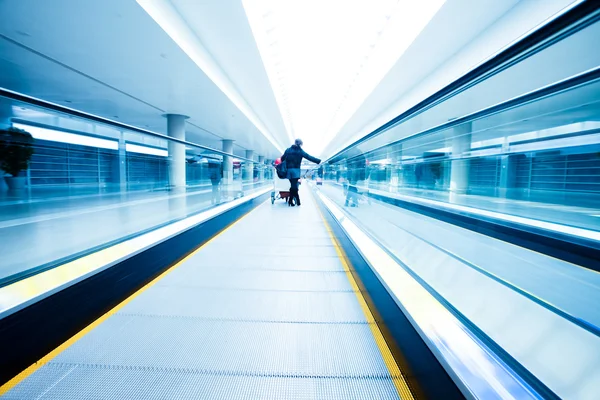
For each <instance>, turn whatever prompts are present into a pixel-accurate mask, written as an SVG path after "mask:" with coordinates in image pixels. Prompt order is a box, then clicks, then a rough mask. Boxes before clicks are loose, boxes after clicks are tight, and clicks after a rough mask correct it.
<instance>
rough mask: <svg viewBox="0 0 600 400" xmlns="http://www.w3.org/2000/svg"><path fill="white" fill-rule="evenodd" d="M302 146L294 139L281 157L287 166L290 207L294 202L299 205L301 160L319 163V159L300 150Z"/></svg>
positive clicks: (300, 142)
mask: <svg viewBox="0 0 600 400" xmlns="http://www.w3.org/2000/svg"><path fill="white" fill-rule="evenodd" d="M302 144H303V143H302V140H301V139H296V140H295V142H294V144H293V145H292V146H291V147H290V148H289V149H287V150H286V151H285V153H283V155H282V156H281V161H282V162H283V161H285V162H286V166H287V178H288V179H289V180H290V197H289V199H288V204H289V205H290V206H292V207H293V206H294V205H295V204H294V202H295V203H296V204H297V205H300V196H299V194H298V180H299V179H300V174H301V171H300V165H301V164H302V159H303V158H306V159H307V160H308V161H311V162H314V163H315V164H320V163H321V160H320V159H319V158H316V157H313V156H311V155H309V154H307V153H306V152H305V151H304V150H302Z"/></svg>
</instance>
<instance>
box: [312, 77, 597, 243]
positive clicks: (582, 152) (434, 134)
mask: <svg viewBox="0 0 600 400" xmlns="http://www.w3.org/2000/svg"><path fill="white" fill-rule="evenodd" d="M596 75H597V74H596ZM576 83H577V84H574V86H572V87H564V85H563V84H561V87H560V88H557V90H556V92H555V93H553V94H551V95H548V96H542V97H540V98H537V99H536V100H535V101H523V103H522V104H519V105H516V106H514V105H511V106H510V107H507V108H505V109H503V110H501V111H496V110H492V111H491V112H489V113H487V114H486V115H483V116H480V117H477V118H473V119H466V120H461V121H460V122H459V123H456V124H453V123H452V122H450V123H448V124H447V125H450V126H448V127H447V126H441V127H440V128H439V129H431V130H429V131H426V132H424V133H420V132H416V134H414V135H411V136H410V137H408V138H406V139H403V140H399V141H397V142H394V143H391V144H389V145H386V146H382V147H379V148H376V149H374V150H370V151H366V152H365V151H363V150H362V149H363V148H364V147H368V146H369V143H368V142H367V143H365V144H361V145H359V146H356V147H353V148H351V149H349V150H348V151H347V152H346V153H345V154H344V155H343V157H342V158H341V159H339V160H337V161H335V162H333V163H330V164H327V165H325V166H324V169H323V177H324V179H325V182H326V183H327V184H329V186H333V187H337V188H338V190H340V191H343V192H344V195H345V198H344V206H347V207H356V206H359V205H360V204H361V203H365V202H368V200H369V199H368V198H367V196H366V195H367V194H369V193H370V194H377V195H380V196H393V195H404V196H405V197H403V198H404V199H410V198H411V197H413V198H425V199H431V200H436V201H442V202H446V203H450V204H456V205H461V206H467V207H472V208H477V209H485V210H490V211H495V212H500V213H503V214H508V215H515V216H521V217H526V218H532V219H536V220H541V221H548V222H553V223H558V224H563V225H568V226H575V227H581V228H585V229H591V230H596V231H597V230H600V80H598V79H591V80H590V81H588V82H586V83H584V84H581V83H579V80H578V81H576ZM393 129H397V130H398V131H401V130H402V127H396V128H393Z"/></svg>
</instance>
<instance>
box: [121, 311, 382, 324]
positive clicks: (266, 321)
mask: <svg viewBox="0 0 600 400" xmlns="http://www.w3.org/2000/svg"><path fill="white" fill-rule="evenodd" d="M113 315H119V316H121V317H148V318H164V319H184V320H198V321H207V322H241V323H258V324H263V323H264V324H294V325H300V324H306V325H370V324H374V323H375V322H369V321H366V320H364V321H360V320H355V321H294V320H276V319H251V318H250V319H246V318H218V317H197V316H193V315H166V314H144V313H126V312H125V313H121V312H117V313H115V314H113Z"/></svg>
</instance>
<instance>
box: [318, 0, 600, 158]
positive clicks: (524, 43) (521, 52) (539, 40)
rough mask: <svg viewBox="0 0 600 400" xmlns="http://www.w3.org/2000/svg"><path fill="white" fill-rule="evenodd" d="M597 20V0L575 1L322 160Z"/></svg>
mask: <svg viewBox="0 0 600 400" xmlns="http://www.w3.org/2000/svg"><path fill="white" fill-rule="evenodd" d="M598 20H600V2H599V1H590V0H588V1H584V2H582V3H580V4H578V5H576V6H575V7H573V8H571V9H570V10H568V11H567V12H565V13H564V14H562V15H560V16H559V17H557V18H555V19H554V20H552V21H551V22H549V23H547V24H546V25H544V26H543V27H541V28H540V29H538V30H536V31H535V32H532V33H531V34H529V35H527V36H525V37H524V38H522V39H520V40H519V41H517V42H516V43H514V44H513V45H512V46H510V47H508V48H507V49H505V50H503V51H502V52H500V53H499V54H497V55H496V56H494V57H493V58H491V59H489V60H488V61H486V62H484V63H483V64H481V65H480V66H478V67H476V68H474V69H473V70H471V71H470V72H468V73H466V74H465V75H463V76H462V77H461V78H459V79H457V80H456V81H454V82H452V83H450V84H449V85H447V86H445V87H444V88H442V89H441V90H439V91H438V92H436V93H434V94H433V95H431V96H429V97H427V98H426V99H425V100H423V101H421V102H419V103H417V104H416V105H414V106H413V107H411V108H409V109H408V110H406V111H405V112H403V113H402V114H400V115H398V116H397V117H395V118H393V119H392V120H390V121H388V122H387V123H385V124H383V125H382V126H380V127H379V128H377V129H375V130H374V131H373V132H371V133H368V134H367V135H365V136H363V137H362V138H360V139H359V140H357V141H355V142H354V143H352V144H350V145H348V146H346V147H345V148H343V149H342V150H340V151H338V152H337V153H336V154H334V155H333V156H331V157H329V158H328V159H327V160H325V162H327V163H330V164H331V163H334V162H336V161H338V160H339V158H340V157H341V156H342V155H343V154H344V153H346V152H347V151H348V150H350V149H352V148H354V147H356V146H358V145H360V144H361V143H364V142H366V141H368V140H370V139H372V138H374V137H376V136H378V135H380V134H382V133H383V132H385V131H387V130H389V129H390V128H392V127H394V126H396V125H398V124H400V123H401V122H404V121H406V120H408V119H410V118H413V117H414V116H416V115H418V114H421V113H423V112H425V111H426V110H428V109H430V108H432V107H434V106H436V105H438V104H440V103H442V102H444V101H446V100H448V99H449V98H451V97H454V96H456V95H458V94H459V93H462V92H464V91H465V90H467V89H469V88H471V87H473V86H475V85H477V84H478V83H480V82H482V81H484V80H486V79H488V78H490V77H492V76H494V75H496V74H498V73H500V72H501V71H504V70H506V69H508V68H510V67H511V66H513V65H515V64H517V63H519V62H521V61H523V60H524V59H526V58H529V57H531V56H533V55H534V54H537V53H539V52H540V51H542V50H544V49H546V48H548V47H550V46H551V45H553V44H555V43H557V42H559V41H560V40H562V39H564V38H566V37H568V36H571V35H573V34H575V33H577V32H579V31H580V30H582V29H584V28H586V27H588V26H590V25H591V24H593V23H595V22H597V21H598ZM386 146H387V145H386Z"/></svg>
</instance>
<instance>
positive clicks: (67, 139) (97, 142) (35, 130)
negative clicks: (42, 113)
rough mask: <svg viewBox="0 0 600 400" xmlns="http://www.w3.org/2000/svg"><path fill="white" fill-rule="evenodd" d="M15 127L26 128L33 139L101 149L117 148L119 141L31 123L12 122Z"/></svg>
mask: <svg viewBox="0 0 600 400" xmlns="http://www.w3.org/2000/svg"><path fill="white" fill-rule="evenodd" d="M13 126H14V127H15V128H19V129H23V130H26V131H27V132H29V133H31V136H33V137H34V138H35V139H39V140H48V141H51V142H60V143H69V144H77V145H81V146H89V147H99V148H102V149H110V150H118V149H119V143H118V142H117V141H115V140H107V139H100V138H95V137H91V136H85V135H78V134H75V133H68V132H63V131H57V130H54V129H48V128H40V127H38V126H33V125H25V124H18V123H17V124H13Z"/></svg>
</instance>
